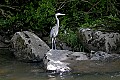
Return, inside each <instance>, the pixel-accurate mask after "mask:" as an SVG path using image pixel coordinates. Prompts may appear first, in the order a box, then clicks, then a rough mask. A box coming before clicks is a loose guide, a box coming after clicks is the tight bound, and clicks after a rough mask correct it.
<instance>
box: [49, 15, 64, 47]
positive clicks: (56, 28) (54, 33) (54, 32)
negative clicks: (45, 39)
mask: <svg viewBox="0 0 120 80" xmlns="http://www.w3.org/2000/svg"><path fill="white" fill-rule="evenodd" d="M59 15H65V14H61V13H56V14H55V18H56V20H57V24H56V25H55V26H54V27H53V28H52V29H51V31H50V37H51V38H52V49H53V48H54V49H56V43H55V41H56V36H57V35H58V31H59V19H58V17H57V16H59Z"/></svg>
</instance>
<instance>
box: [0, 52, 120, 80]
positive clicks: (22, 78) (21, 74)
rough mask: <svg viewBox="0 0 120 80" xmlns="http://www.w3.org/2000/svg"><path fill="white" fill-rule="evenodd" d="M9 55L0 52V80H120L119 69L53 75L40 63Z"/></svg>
mask: <svg viewBox="0 0 120 80" xmlns="http://www.w3.org/2000/svg"><path fill="white" fill-rule="evenodd" d="M9 54H10V53H9V52H5V51H0V80H120V68H118V69H117V70H115V71H114V70H112V72H91V73H90V72H89V73H84V72H83V73H65V74H53V73H51V72H46V71H45V70H44V69H42V68H41V66H40V63H24V62H20V61H17V60H16V59H14V58H13V57H12V55H11V56H10V55H9ZM107 67H108V66H107Z"/></svg>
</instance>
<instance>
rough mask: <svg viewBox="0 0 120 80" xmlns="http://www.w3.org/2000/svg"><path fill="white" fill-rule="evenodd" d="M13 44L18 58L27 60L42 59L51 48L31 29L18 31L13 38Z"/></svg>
mask: <svg viewBox="0 0 120 80" xmlns="http://www.w3.org/2000/svg"><path fill="white" fill-rule="evenodd" d="M11 45H12V47H13V48H14V54H15V56H16V57H17V58H18V60H22V61H25V62H29V61H41V60H42V59H43V57H44V54H45V53H46V52H48V51H49V50H50V48H49V46H48V45H47V44H46V43H45V42H44V41H42V40H41V39H40V38H39V37H38V36H37V35H35V34H34V33H32V32H29V31H22V32H16V33H15V34H14V36H13V37H12V39H11Z"/></svg>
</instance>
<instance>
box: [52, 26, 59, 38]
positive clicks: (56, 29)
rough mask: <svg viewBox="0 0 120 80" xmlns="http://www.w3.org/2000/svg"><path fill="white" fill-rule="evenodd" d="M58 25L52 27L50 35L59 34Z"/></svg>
mask: <svg viewBox="0 0 120 80" xmlns="http://www.w3.org/2000/svg"><path fill="white" fill-rule="evenodd" d="M58 28H59V27H58V26H57V25H56V26H54V27H53V28H52V29H51V31H50V37H56V36H57V34H58Z"/></svg>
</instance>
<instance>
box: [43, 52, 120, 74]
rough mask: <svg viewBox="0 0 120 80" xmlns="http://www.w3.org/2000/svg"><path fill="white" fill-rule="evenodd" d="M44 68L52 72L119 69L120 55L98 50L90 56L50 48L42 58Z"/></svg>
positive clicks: (86, 71)
mask: <svg viewBox="0 0 120 80" xmlns="http://www.w3.org/2000/svg"><path fill="white" fill-rule="evenodd" d="M43 62H44V65H45V68H46V69H47V70H49V71H54V72H58V73H59V72H72V73H83V72H84V73H91V72H114V71H119V70H120V55H115V54H114V55H112V54H107V53H105V52H102V51H98V52H96V53H95V54H93V55H91V57H88V56H87V53H84V52H72V51H68V50H50V51H48V52H47V53H46V55H45V57H44V59H43Z"/></svg>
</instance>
